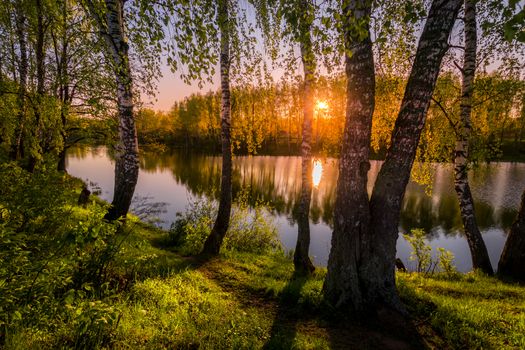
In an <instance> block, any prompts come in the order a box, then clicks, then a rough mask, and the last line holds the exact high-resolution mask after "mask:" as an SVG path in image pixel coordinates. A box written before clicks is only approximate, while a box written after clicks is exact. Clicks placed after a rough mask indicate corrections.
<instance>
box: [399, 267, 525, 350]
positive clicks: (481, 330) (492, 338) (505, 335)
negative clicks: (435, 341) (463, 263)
mask: <svg viewBox="0 0 525 350" xmlns="http://www.w3.org/2000/svg"><path fill="white" fill-rule="evenodd" d="M398 287H399V290H400V293H401V295H402V297H403V299H404V301H405V303H406V304H407V305H408V307H409V309H410V311H411V313H412V315H414V317H415V318H416V319H418V320H419V321H424V322H427V323H429V324H430V325H431V326H432V328H433V329H435V330H436V332H437V333H438V334H439V336H440V337H441V338H443V340H444V341H446V343H448V345H449V346H450V347H452V348H458V349H524V348H525V287H523V286H519V285H512V284H506V283H504V282H501V281H499V280H498V279H496V278H493V277H487V276H484V275H480V274H474V273H470V274H467V275H463V276H460V277H459V278H458V279H457V280H446V279H441V278H440V277H439V276H436V277H427V278H423V277H421V276H418V275H417V274H403V273H401V274H398Z"/></svg>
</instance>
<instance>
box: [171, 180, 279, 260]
mask: <svg viewBox="0 0 525 350" xmlns="http://www.w3.org/2000/svg"><path fill="white" fill-rule="evenodd" d="M216 216H217V203H216V202H213V201H211V200H209V199H207V198H204V197H199V198H197V199H195V200H193V201H192V202H190V204H189V205H188V208H187V210H186V213H184V214H181V213H178V214H177V217H178V218H177V220H176V221H175V222H174V223H173V224H172V226H171V228H170V231H169V234H168V244H170V245H173V246H177V247H178V249H179V251H180V252H181V253H183V254H198V253H199V252H200V251H201V250H202V247H203V245H204V241H205V240H206V238H207V237H208V235H209V234H210V232H211V229H212V227H213V224H214V222H215V218H216ZM280 248H281V245H280V241H279V239H278V237H277V229H276V227H275V225H274V223H273V221H272V217H271V216H270V214H269V213H268V212H267V209H266V207H265V206H264V204H263V203H262V202H260V201H257V202H256V203H255V205H254V206H253V208H252V207H250V206H249V204H248V192H247V191H246V190H243V191H241V192H240V194H239V195H238V196H237V197H236V198H235V200H234V205H233V207H232V213H231V217H230V226H229V228H228V232H227V233H226V237H225V239H224V242H223V249H224V250H231V251H244V252H262V251H269V250H278V249H280Z"/></svg>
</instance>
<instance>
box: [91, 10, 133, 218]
mask: <svg viewBox="0 0 525 350" xmlns="http://www.w3.org/2000/svg"><path fill="white" fill-rule="evenodd" d="M87 4H88V6H89V8H90V11H91V13H92V15H93V16H94V17H95V19H96V21H97V23H98V25H99V29H100V32H101V33H102V36H103V38H104V42H105V44H106V49H107V50H108V52H109V54H110V56H111V60H112V64H113V69H114V73H115V80H116V86H117V107H118V120H119V143H118V145H117V148H116V153H115V155H116V161H115V187H114V193H113V201H112V202H111V207H110V209H109V210H108V213H107V214H106V216H105V218H106V219H108V220H116V219H119V218H120V217H125V216H126V214H127V213H128V210H129V207H130V205H131V199H132V198H133V193H134V192H135V186H136V184H137V180H138V174H139V157H138V142H137V130H136V128H135V120H134V114H133V91H132V79H131V70H130V63H129V54H128V51H129V46H128V43H127V41H126V35H125V25H124V0H106V1H105V5H106V9H105V17H104V18H101V17H100V16H99V15H98V14H99V11H97V9H96V8H95V6H94V4H93V2H92V1H87Z"/></svg>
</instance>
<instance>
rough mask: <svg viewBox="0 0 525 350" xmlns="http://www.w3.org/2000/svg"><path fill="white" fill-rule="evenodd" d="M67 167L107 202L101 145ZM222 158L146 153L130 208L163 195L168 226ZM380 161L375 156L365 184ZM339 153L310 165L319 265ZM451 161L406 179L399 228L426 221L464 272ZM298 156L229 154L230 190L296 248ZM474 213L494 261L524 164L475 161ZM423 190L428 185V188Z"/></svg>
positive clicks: (107, 160)
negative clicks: (267, 212) (428, 176)
mask: <svg viewBox="0 0 525 350" xmlns="http://www.w3.org/2000/svg"><path fill="white" fill-rule="evenodd" d="M67 161H68V172H69V173H70V174H72V175H74V176H77V177H80V178H82V179H84V180H86V181H88V182H92V183H94V184H96V185H97V186H98V187H100V190H101V194H100V196H101V197H102V198H104V199H106V200H108V201H110V200H111V198H112V195H113V178H114V161H113V158H112V157H111V156H110V155H109V154H108V152H107V149H106V148H105V147H96V148H76V149H72V150H70V152H69V154H68V159H67ZM220 167H221V159H220V157H217V156H205V155H198V154H191V153H190V154H188V153H177V152H173V153H170V152H168V153H144V154H142V155H141V164H140V174H139V181H138V184H137V188H136V191H135V197H134V198H135V202H134V203H135V204H134V205H135V207H139V206H140V205H141V204H144V202H149V203H153V202H157V203H158V202H164V203H165V212H163V213H160V214H159V217H160V219H161V220H162V222H161V226H163V227H165V228H168V227H169V226H170V225H171V223H172V222H173V221H174V219H175V214H176V213H177V212H183V211H184V210H185V208H186V206H187V204H188V202H189V201H190V200H191V198H193V197H195V196H197V195H204V196H208V197H210V196H214V194H213V193H214V189H216V188H218V185H219V181H220ZM380 167H381V162H379V161H372V167H371V170H370V172H369V184H370V185H369V191H371V189H372V184H373V182H374V181H375V178H376V176H377V173H378V171H379V169H380ZM337 169H338V166H337V160H336V159H333V158H328V159H323V160H320V161H317V162H316V163H315V164H314V172H313V174H312V176H313V180H314V184H316V187H315V188H314V190H313V194H312V207H311V212H310V216H311V236H312V238H311V248H310V255H311V256H313V258H314V260H315V263H316V264H317V265H322V266H325V265H326V262H327V260H328V254H329V250H330V237H331V232H332V228H331V227H332V212H333V203H334V198H335V187H336V181H337V173H338V171H337ZM452 173H453V168H452V166H451V165H450V164H439V165H435V166H434V169H433V180H432V183H433V184H432V193H431V194H427V193H426V192H425V188H424V186H422V185H419V184H417V183H414V182H410V184H409V185H408V188H407V192H406V195H405V200H404V204H403V209H402V214H401V221H400V228H399V230H400V232H403V233H406V232H409V231H410V229H412V228H423V229H425V231H426V232H428V235H427V238H428V241H429V243H430V245H431V246H432V247H433V248H434V250H435V248H437V247H443V248H445V249H447V250H450V251H452V252H453V253H454V255H455V257H456V259H455V263H456V266H457V267H458V269H459V270H461V271H468V270H470V269H471V267H472V264H471V261H470V254H469V251H468V246H467V243H466V240H465V238H464V235H463V233H462V228H461V218H460V216H459V207H458V204H457V200H456V197H455V192H454V190H453V176H452V175H453V174H452ZM300 178H301V159H300V158H299V157H290V156H245V157H244V156H243V157H236V158H235V159H234V181H233V187H234V191H238V190H239V189H240V188H247V187H249V188H250V196H251V198H252V199H253V200H255V199H256V198H259V199H263V200H264V201H265V202H267V203H270V204H271V207H272V213H273V215H274V217H275V223H276V225H277V227H278V229H279V235H280V237H281V241H282V243H283V245H284V246H285V247H286V248H287V249H292V248H294V247H295V240H296V237H297V225H296V223H295V219H294V207H295V205H296V203H297V202H298V199H299V190H300ZM470 181H471V186H472V192H473V196H474V199H475V205H476V211H477V212H476V214H477V218H478V224H479V226H480V229H481V232H482V234H483V238H484V239H485V242H486V244H487V248H488V251H489V255H490V258H491V260H492V264H493V265H494V266H495V267H496V266H497V261H498V258H499V255H500V254H501V251H502V249H503V245H504V243H505V239H506V232H507V230H508V228H509V227H510V225H511V224H512V221H513V220H514V217H515V215H516V212H517V209H518V206H519V200H520V196H521V192H522V191H523V189H524V188H525V164H522V163H491V164H484V165H480V166H478V167H477V168H475V169H473V170H472V171H471V174H470ZM427 192H428V191H427ZM397 250H398V256H399V257H400V258H401V259H402V260H403V261H404V262H405V264H407V265H408V266H413V263H411V262H409V261H408V257H409V255H410V248H409V246H408V244H407V242H406V241H405V240H404V239H403V238H402V237H400V238H399V239H398V242H397Z"/></svg>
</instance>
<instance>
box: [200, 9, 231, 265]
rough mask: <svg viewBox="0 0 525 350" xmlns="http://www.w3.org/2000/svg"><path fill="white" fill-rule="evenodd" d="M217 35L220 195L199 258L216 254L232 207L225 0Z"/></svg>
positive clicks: (227, 18)
mask: <svg viewBox="0 0 525 350" xmlns="http://www.w3.org/2000/svg"><path fill="white" fill-rule="evenodd" d="M218 17H219V28H220V35H221V38H220V40H221V53H220V68H221V150H222V170H221V193H220V198H219V210H218V212H217V218H216V220H215V223H214V225H213V228H212V230H211V233H210V235H209V236H208V238H207V239H206V241H205V242H204V248H203V250H202V254H203V255H217V254H219V251H220V249H221V245H222V241H223V240H224V237H225V236H226V232H227V231H228V227H229V224H230V213H231V206H232V150H231V136H230V127H231V126H230V124H231V100H230V95H231V91H230V20H229V9H228V0H220V1H219V7H218Z"/></svg>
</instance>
